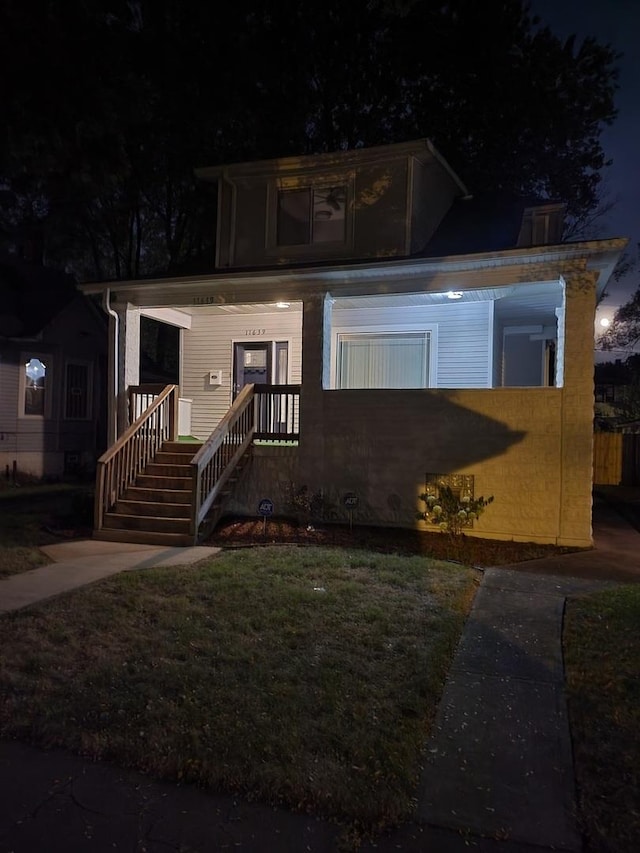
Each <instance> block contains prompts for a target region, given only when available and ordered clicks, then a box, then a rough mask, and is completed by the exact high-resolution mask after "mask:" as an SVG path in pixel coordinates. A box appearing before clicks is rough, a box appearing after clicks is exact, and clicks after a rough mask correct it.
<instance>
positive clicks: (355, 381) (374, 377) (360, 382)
mask: <svg viewBox="0 0 640 853" xmlns="http://www.w3.org/2000/svg"><path fill="white" fill-rule="evenodd" d="M429 338H430V336H429V334H428V333H425V332H413V333H408V332H402V333H397V334H396V333H392V332H381V333H377V332H376V333H366V334H365V333H362V334H344V335H340V336H339V346H338V388H426V387H427V385H428V382H427V377H428V375H429V369H428V360H429Z"/></svg>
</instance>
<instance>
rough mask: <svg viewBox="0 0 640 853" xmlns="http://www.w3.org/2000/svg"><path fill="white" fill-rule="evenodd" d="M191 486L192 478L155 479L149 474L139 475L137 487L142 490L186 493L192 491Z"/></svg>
mask: <svg viewBox="0 0 640 853" xmlns="http://www.w3.org/2000/svg"><path fill="white" fill-rule="evenodd" d="M191 485H192V480H191V477H154V476H151V475H149V474H139V475H138V477H137V478H136V486H137V487H139V488H142V489H162V490H163V491H164V490H167V489H172V490H173V489H178V490H180V491H186V490H190V489H191Z"/></svg>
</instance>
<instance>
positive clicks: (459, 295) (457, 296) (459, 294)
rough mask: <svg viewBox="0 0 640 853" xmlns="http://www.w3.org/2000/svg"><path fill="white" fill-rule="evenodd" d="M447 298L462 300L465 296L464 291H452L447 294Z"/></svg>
mask: <svg viewBox="0 0 640 853" xmlns="http://www.w3.org/2000/svg"><path fill="white" fill-rule="evenodd" d="M447 296H448V297H449V299H462V297H463V296H464V291H462V290H450V291H449V292H448V293H447Z"/></svg>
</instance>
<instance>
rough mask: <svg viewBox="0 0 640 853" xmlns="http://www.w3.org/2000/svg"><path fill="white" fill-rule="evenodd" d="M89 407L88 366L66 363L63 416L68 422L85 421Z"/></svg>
mask: <svg viewBox="0 0 640 853" xmlns="http://www.w3.org/2000/svg"><path fill="white" fill-rule="evenodd" d="M90 414H91V412H90V407H89V365H88V364H82V363H74V362H68V363H67V368H66V372H65V404H64V416H65V418H67V419H69V420H86V419H87V418H88V417H89V416H90Z"/></svg>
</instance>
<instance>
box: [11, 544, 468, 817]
mask: <svg viewBox="0 0 640 853" xmlns="http://www.w3.org/2000/svg"><path fill="white" fill-rule="evenodd" d="M476 583H477V575H476V573H475V572H473V571H472V570H470V569H466V568H463V567H456V566H451V565H447V564H444V563H439V562H435V561H429V560H426V559H424V558H422V557H398V556H395V557H394V556H389V555H381V554H374V553H368V552H366V551H352V552H348V551H345V550H338V549H322V548H314V547H310V548H305V549H300V548H295V547H279V548H262V549H251V550H249V549H246V550H244V549H243V550H239V551H234V552H228V553H225V554H222V555H221V556H220V557H218V558H217V559H214V560H209V561H205V562H203V563H200V564H198V565H197V566H195V567H191V568H188V569H186V568H164V569H153V570H146V571H144V572H132V573H126V574H122V575H119V576H117V577H115V578H113V579H110V580H108V581H104V582H102V583H100V584H96V585H92V586H91V587H87V588H85V589H82V590H79V591H77V592H75V593H73V594H72V595H69V596H66V597H65V598H60V599H58V600H54V601H51V602H49V603H46V604H43V605H41V606H38V607H33V608H30V609H29V610H28V611H22V612H18V613H15V614H11V615H10V616H8V617H6V618H4V619H3V620H0V647H1V648H2V650H3V654H2V658H1V662H0V696H1V697H3V698H2V699H1V700H0V736H3V737H16V738H22V739H26V740H29V741H31V742H35V743H38V744H41V745H42V744H43V745H50V746H53V745H59V746H63V747H66V748H69V749H71V750H74V751H77V752H80V753H82V754H85V755H88V756H91V757H94V758H106V759H111V760H114V761H116V762H119V763H121V764H123V765H127V766H133V767H136V768H138V769H141V770H143V771H148V772H150V773H152V774H154V775H156V776H158V777H163V778H167V779H173V780H185V781H189V782H195V783H198V784H200V785H203V786H206V787H209V788H213V789H217V790H227V791H239V792H243V793H245V794H247V795H249V796H250V797H255V798H259V799H261V800H262V801H266V802H269V803H272V804H274V805H279V804H284V805H286V806H288V807H290V808H293V809H296V810H304V811H309V812H313V813H317V814H322V815H324V816H333V817H335V818H338V819H341V820H344V821H346V822H348V823H349V825H350V826H351V827H357V828H359V829H365V828H366V829H373V828H382V827H384V826H387V825H390V824H393V823H396V822H398V821H400V820H402V819H403V818H406V817H407V816H408V814H409V813H410V811H411V807H412V796H413V795H414V792H415V787H416V784H417V780H418V776H419V770H420V765H419V762H420V750H421V748H422V746H423V744H424V742H425V740H426V737H427V735H428V731H429V726H430V723H431V721H432V719H433V716H434V713H435V709H436V705H437V702H438V699H439V696H440V693H441V689H442V685H443V683H444V679H445V676H446V672H447V668H448V665H449V663H450V659H451V656H452V654H453V650H454V648H455V645H456V643H457V640H458V637H459V634H460V631H461V629H462V626H463V622H464V619H465V617H466V614H467V612H468V609H469V607H470V604H471V601H472V598H473V594H474V591H475V587H476Z"/></svg>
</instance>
